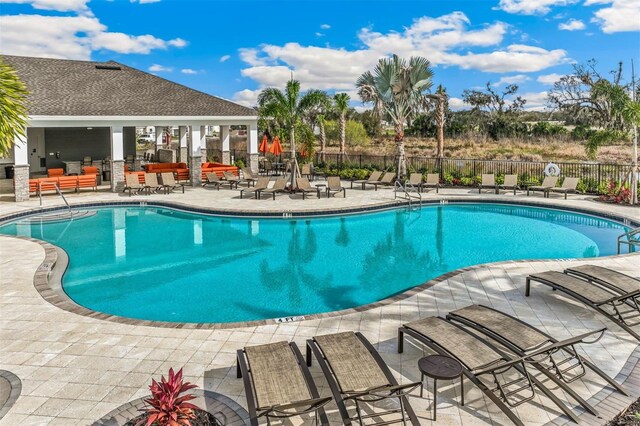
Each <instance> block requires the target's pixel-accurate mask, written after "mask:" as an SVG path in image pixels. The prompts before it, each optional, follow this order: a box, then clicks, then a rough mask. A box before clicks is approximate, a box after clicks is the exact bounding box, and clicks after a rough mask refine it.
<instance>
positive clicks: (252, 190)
mask: <svg viewBox="0 0 640 426" xmlns="http://www.w3.org/2000/svg"><path fill="white" fill-rule="evenodd" d="M268 186H269V177H267V176H261V177H259V178H258V180H257V182H256V183H255V185H253V186H250V187H248V188H243V189H241V190H240V198H242V197H243V196H244V195H245V194H253V196H254V198H258V193H259V192H260V191H262V190H265V189H267V187H268Z"/></svg>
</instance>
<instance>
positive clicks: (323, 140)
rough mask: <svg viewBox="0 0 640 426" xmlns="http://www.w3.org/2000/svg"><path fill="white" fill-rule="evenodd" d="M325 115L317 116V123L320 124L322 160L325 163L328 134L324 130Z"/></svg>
mask: <svg viewBox="0 0 640 426" xmlns="http://www.w3.org/2000/svg"><path fill="white" fill-rule="evenodd" d="M324 123H325V116H324V114H318V115H317V116H316V124H317V125H318V139H320V161H322V162H323V163H324V160H325V150H326V148H327V135H326V133H325V131H324Z"/></svg>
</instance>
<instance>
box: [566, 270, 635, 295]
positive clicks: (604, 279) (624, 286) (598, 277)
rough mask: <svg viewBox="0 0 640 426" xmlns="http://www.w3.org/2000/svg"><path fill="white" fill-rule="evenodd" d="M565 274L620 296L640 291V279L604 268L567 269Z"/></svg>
mask: <svg viewBox="0 0 640 426" xmlns="http://www.w3.org/2000/svg"><path fill="white" fill-rule="evenodd" d="M564 273H565V274H569V275H574V276H576V277H580V278H584V279H585V280H587V281H591V282H594V283H596V284H600V285H601V286H604V287H607V288H609V289H611V290H613V291H615V292H617V293H619V294H624V293H633V292H637V291H640V279H638V278H633V277H630V276H629V275H626V274H623V273H622V272H618V271H614V270H612V269H609V268H603V267H602V266H595V265H582V266H574V267H573V268H568V269H565V271H564Z"/></svg>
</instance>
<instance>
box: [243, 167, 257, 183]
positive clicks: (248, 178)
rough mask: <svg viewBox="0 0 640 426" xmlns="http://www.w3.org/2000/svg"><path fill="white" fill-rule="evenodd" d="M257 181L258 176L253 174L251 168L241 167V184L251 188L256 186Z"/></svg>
mask: <svg viewBox="0 0 640 426" xmlns="http://www.w3.org/2000/svg"><path fill="white" fill-rule="evenodd" d="M257 180H258V176H256V175H254V174H253V170H251V167H243V168H242V180H241V182H246V183H247V186H253V185H255V184H256V181H257Z"/></svg>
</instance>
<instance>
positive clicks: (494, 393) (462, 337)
mask: <svg viewBox="0 0 640 426" xmlns="http://www.w3.org/2000/svg"><path fill="white" fill-rule="evenodd" d="M405 334H407V335H409V336H411V337H413V338H414V339H415V340H417V341H418V342H420V343H422V344H423V345H425V346H427V347H429V348H431V349H432V350H434V351H435V352H437V353H438V354H440V355H444V356H448V357H451V358H454V359H456V360H457V361H458V362H459V363H460V364H461V365H462V373H463V375H464V376H466V377H467V378H468V379H469V380H471V382H472V383H473V384H475V385H476V386H477V387H478V388H479V389H480V390H481V391H482V392H483V393H484V394H485V395H486V396H487V397H488V398H489V399H490V400H491V401H492V402H493V403H494V404H495V405H496V406H497V407H498V408H499V409H500V410H501V411H502V412H503V413H504V414H505V415H506V416H507V417H508V418H509V420H511V421H512V422H513V423H514V424H516V425H518V426H524V423H523V422H522V420H520V419H519V418H518V416H517V415H516V414H515V413H514V412H513V411H512V410H511V409H510V408H509V407H517V406H518V405H520V404H523V403H525V402H527V401H530V400H532V399H533V398H534V397H535V394H536V391H535V389H536V388H537V389H540V390H541V391H542V392H543V393H544V394H545V395H546V396H547V397H549V399H551V401H553V402H554V403H555V404H556V405H557V406H558V408H560V409H561V410H562V411H563V412H564V413H565V414H566V415H567V416H568V417H569V418H571V419H572V420H573V421H574V422H576V423H578V417H577V416H576V415H575V414H574V413H573V411H571V410H570V409H569V408H568V407H567V406H565V405H564V403H562V401H560V400H559V399H558V398H557V397H556V396H555V395H554V394H553V392H551V391H550V390H549V389H548V388H547V387H545V386H544V385H543V384H542V383H541V382H540V381H539V380H538V379H536V378H535V377H534V376H533V375H530V374H529V372H528V370H527V365H526V363H525V360H524V359H523V358H521V357H512V356H509V355H507V354H506V353H505V352H502V351H500V350H499V349H498V348H497V347H496V346H494V345H492V344H490V343H489V342H487V341H486V340H484V339H482V338H480V337H479V336H478V335H476V334H473V333H472V332H470V331H469V330H467V329H465V328H464V327H462V326H460V325H458V324H454V323H452V322H451V321H448V320H446V319H444V318H440V317H428V318H423V319H420V320H417V321H413V322H410V323H407V324H404V325H403V326H402V327H400V328H399V329H398V353H402V352H403V350H404V336H405ZM483 377H487V378H486V379H484V380H483ZM507 377H508V379H507ZM489 386H491V388H490V387H489Z"/></svg>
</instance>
